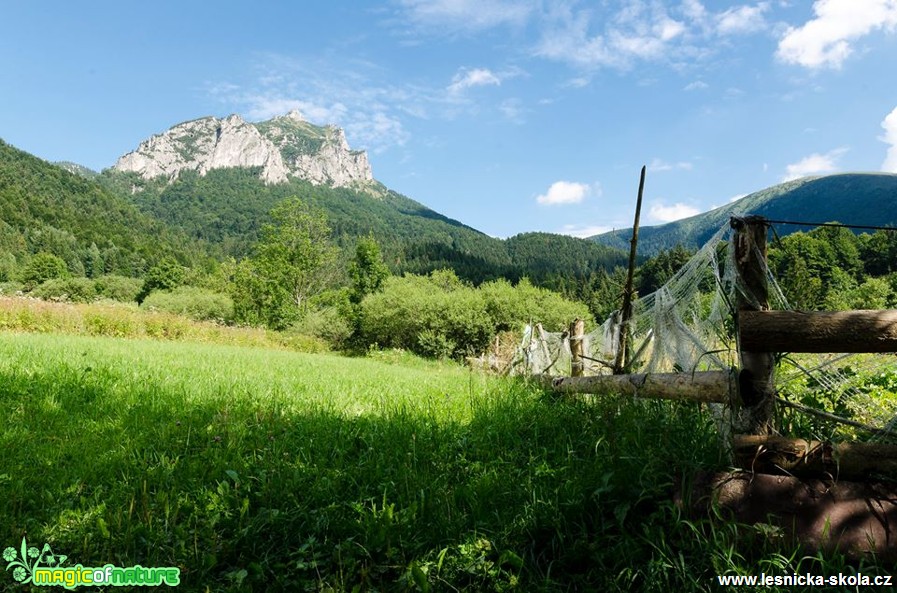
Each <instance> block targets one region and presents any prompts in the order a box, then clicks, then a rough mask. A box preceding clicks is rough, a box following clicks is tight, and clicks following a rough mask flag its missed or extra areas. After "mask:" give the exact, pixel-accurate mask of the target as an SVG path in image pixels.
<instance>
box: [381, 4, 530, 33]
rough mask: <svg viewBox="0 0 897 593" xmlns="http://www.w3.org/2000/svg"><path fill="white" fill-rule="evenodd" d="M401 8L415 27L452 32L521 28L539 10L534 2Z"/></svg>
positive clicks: (424, 5)
mask: <svg viewBox="0 0 897 593" xmlns="http://www.w3.org/2000/svg"><path fill="white" fill-rule="evenodd" d="M398 4H399V6H400V7H401V8H402V9H403V11H404V13H405V15H406V16H407V17H408V19H409V20H410V21H411V22H412V23H414V24H416V25H418V26H420V27H424V28H426V29H429V30H433V29H436V30H441V31H450V32H452V31H459V30H461V31H470V32H475V31H480V30H482V29H488V28H491V27H497V26H500V25H515V26H519V25H522V24H524V23H525V22H526V21H527V20H528V19H529V17H530V15H531V14H532V13H533V11H534V10H535V8H536V4H535V3H534V2H529V1H527V2H520V1H512V0H506V1H505V0H399V2H398Z"/></svg>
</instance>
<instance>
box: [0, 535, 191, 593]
mask: <svg viewBox="0 0 897 593" xmlns="http://www.w3.org/2000/svg"><path fill="white" fill-rule="evenodd" d="M3 560H5V561H6V562H8V563H9V564H7V565H6V570H7V571H9V570H10V569H12V578H13V580H15V581H16V582H17V583H20V584H22V585H28V584H31V585H37V586H39V587H53V586H61V587H64V588H66V589H70V590H71V589H74V588H75V587H81V586H97V585H111V586H113V587H157V586H159V585H168V586H172V587H173V586H176V585H179V584H180V582H181V570H180V569H179V568H175V567H162V568H145V567H143V566H140V565H136V566H128V567H121V566H115V565H114V564H106V565H104V566H103V567H102V568H93V567H90V566H81V565H80V564H76V565H75V566H64V564H65V561H66V560H68V556H63V555H60V554H54V553H53V549H52V548H50V544H44V547H43V548H42V549H38V548H36V547H34V546H29V545H28V542H27V541H26V539H25V538H24V537H23V538H22V545H21V547H20V548H19V549H18V550H16V549H15V548H13V547H9V548H6V549H5V550H3Z"/></svg>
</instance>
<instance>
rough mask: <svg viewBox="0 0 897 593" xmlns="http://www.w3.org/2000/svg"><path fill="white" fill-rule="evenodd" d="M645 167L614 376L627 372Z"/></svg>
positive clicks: (639, 184)
mask: <svg viewBox="0 0 897 593" xmlns="http://www.w3.org/2000/svg"><path fill="white" fill-rule="evenodd" d="M646 170H647V166H643V167H642V172H641V175H640V176H639V182H638V198H637V199H636V202H635V222H634V223H633V224H632V239H630V241H629V270H628V271H627V273H626V288H625V290H624V291H623V306H622V307H620V315H621V319H620V343H619V345H618V349H617V356H616V357H615V359H614V374H615V375H622V374H624V373H628V372H629V362H630V360H631V356H630V355H629V320H630V318H631V317H632V297H633V293H634V292H635V290H634V289H633V282H634V280H635V263H636V254H637V253H638V225H639V218H640V217H641V215H642V196H643V195H644V193H645V171H646Z"/></svg>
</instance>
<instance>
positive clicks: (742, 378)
mask: <svg viewBox="0 0 897 593" xmlns="http://www.w3.org/2000/svg"><path fill="white" fill-rule="evenodd" d="M730 224H731V226H732V228H733V229H735V233H734V235H733V237H732V241H733V242H734V247H735V270H736V273H737V287H738V290H737V291H736V294H737V297H736V299H737V300H736V306H737V309H738V312H739V314H740V312H741V311H766V310H768V309H769V290H768V284H767V279H766V231H767V228H768V224H767V223H766V220H765V219H764V218H763V217H761V216H748V217H745V218H733V219H732V220H731V222H730ZM738 342H739V343H738V354H739V358H740V362H741V372H740V373H739V377H738V391H739V395H740V396H741V403H742V408H741V410H738V411H737V413H736V414H735V415H734V425H735V426H734V428H735V432H736V433H742V434H755V435H766V434H770V433H771V432H772V429H773V426H774V421H775V356H774V354H773V353H772V352H751V351H745V350H742V349H741V338H740V336H739V339H738Z"/></svg>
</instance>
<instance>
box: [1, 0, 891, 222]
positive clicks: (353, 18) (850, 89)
mask: <svg viewBox="0 0 897 593" xmlns="http://www.w3.org/2000/svg"><path fill="white" fill-rule="evenodd" d="M0 72H2V73H3V74H2V83H0V138H3V139H4V140H6V141H7V142H9V143H11V144H13V145H15V146H17V147H19V148H21V149H23V150H27V151H28V152H31V153H33V154H35V155H37V156H39V157H41V158H44V159H47V160H71V161H75V162H78V163H81V164H84V165H87V166H89V167H91V168H94V169H102V168H105V167H108V166H111V165H112V164H113V163H114V162H115V160H116V159H117V158H118V157H119V156H121V155H122V154H124V153H126V152H128V151H130V150H133V149H135V148H136V147H137V145H138V143H139V142H140V141H141V140H143V139H145V138H147V137H149V136H150V135H152V134H154V133H159V132H162V131H164V130H166V129H167V128H169V127H171V126H172V125H174V124H176V123H179V122H182V121H185V120H190V119H195V118H197V117H202V116H205V115H216V116H224V115H228V114H230V113H239V114H241V115H242V116H244V117H245V118H247V119H249V120H261V119H268V118H270V117H272V116H274V115H279V114H284V113H286V112H287V111H289V110H291V109H296V108H298V109H299V110H300V111H301V112H302V113H303V114H304V115H305V116H306V118H307V119H309V120H310V121H312V122H314V123H319V124H323V123H334V124H337V125H340V126H342V127H344V128H345V129H346V133H347V137H348V139H349V142H350V144H351V145H352V146H353V148H363V149H366V150H367V151H368V153H369V157H370V161H371V164H372V167H373V170H374V176H375V177H376V178H377V179H379V180H380V181H382V182H383V183H385V184H386V185H387V186H388V187H390V188H392V189H395V190H397V191H399V192H402V193H404V194H406V195H408V196H409V197H412V198H414V199H416V200H418V201H420V202H422V203H424V204H426V205H427V206H429V207H431V208H433V209H435V210H437V211H439V212H441V213H443V214H446V215H448V216H451V217H453V218H456V219H458V220H461V221H462V222H464V223H466V224H469V225H471V226H473V227H475V228H478V229H480V230H482V231H484V232H487V233H489V234H491V235H494V236H500V237H507V236H511V235H514V234H516V233H520V232H526V231H548V232H560V233H567V234H574V235H580V236H582V235H588V234H594V233H595V232H600V231H603V230H609V229H611V228H620V227H625V226H630V224H631V219H632V215H633V210H634V206H635V194H636V189H637V185H638V173H639V169H640V167H641V166H642V165H643V164H644V165H647V166H648V177H647V183H646V191H645V206H644V211H643V221H644V222H645V223H646V224H657V223H661V222H665V221H668V220H672V219H674V218H676V217H682V216H685V215H690V214H693V213H696V212H699V211H705V210H708V209H710V208H712V207H715V206H720V205H723V204H725V203H727V202H728V201H730V200H731V199H733V198H735V197H737V196H740V195H744V194H747V193H749V192H752V191H755V190H758V189H762V188H764V187H767V186H770V185H773V184H776V183H779V182H781V181H782V180H784V179H788V178H794V177H799V176H803V175H811V174H824V173H831V172H841V171H891V172H897V0H818V1H816V2H798V1H780V0H770V1H762V2H710V1H707V0H684V1H662V0H657V1H643V2H639V1H633V2H611V1H600V0H599V1H592V2H585V1H582V2H577V1H574V0H569V1H556V2H547V1H538V0H519V1H510V0H432V1H424V0H395V1H391V2H338V1H334V2H326V3H325V2H265V1H263V0H256V1H254V2H226V1H219V2H214V3H211V2H198V1H189V0H180V1H177V2H171V1H164V0H157V1H154V2H142V3H136V2H127V1H122V0H117V1H115V2H104V1H96V2H89V3H74V2H68V1H66V2H46V1H44V2H42V1H39V0H35V1H29V2H25V1H20V2H11V3H7V5H6V6H4V10H3V18H2V20H0Z"/></svg>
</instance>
